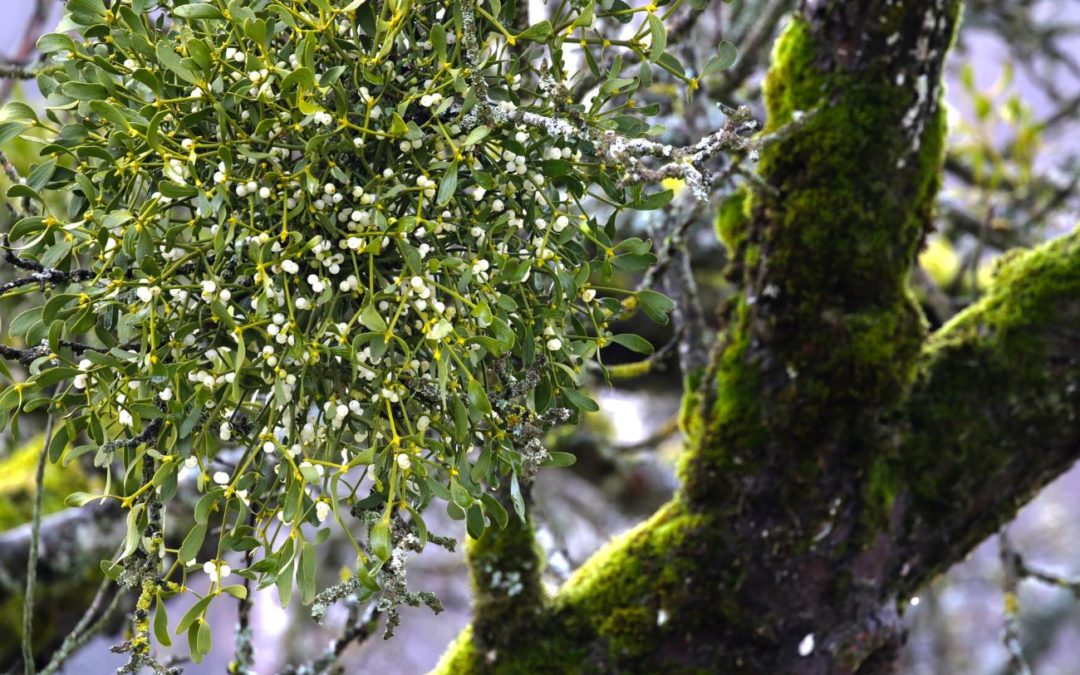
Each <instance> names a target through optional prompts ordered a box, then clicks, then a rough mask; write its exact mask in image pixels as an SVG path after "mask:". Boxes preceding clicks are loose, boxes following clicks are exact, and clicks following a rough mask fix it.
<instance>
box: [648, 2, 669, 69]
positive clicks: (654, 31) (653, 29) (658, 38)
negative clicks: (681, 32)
mask: <svg viewBox="0 0 1080 675" xmlns="http://www.w3.org/2000/svg"><path fill="white" fill-rule="evenodd" d="M649 36H650V41H651V44H650V46H649V60H650V61H654V62H655V61H657V60H658V59H659V58H660V57H661V56H663V55H664V50H665V49H667V29H666V28H665V27H664V22H663V21H661V20H660V17H658V16H656V15H655V14H653V13H651V12H650V13H649Z"/></svg>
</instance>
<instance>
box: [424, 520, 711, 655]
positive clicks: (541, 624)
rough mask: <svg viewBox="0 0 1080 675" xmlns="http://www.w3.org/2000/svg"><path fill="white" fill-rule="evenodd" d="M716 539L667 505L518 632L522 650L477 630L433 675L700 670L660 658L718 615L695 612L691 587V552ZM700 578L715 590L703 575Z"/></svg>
mask: <svg viewBox="0 0 1080 675" xmlns="http://www.w3.org/2000/svg"><path fill="white" fill-rule="evenodd" d="M710 531H715V528H710V527H709V520H708V519H707V518H705V517H703V516H700V515H695V514H690V513H689V512H687V510H686V508H685V506H683V505H682V504H681V503H680V502H678V501H673V502H670V503H669V504H667V505H666V506H665V507H663V508H661V509H660V510H659V511H658V512H657V513H656V514H655V515H654V516H653V517H652V518H650V519H649V520H648V521H646V522H644V523H642V524H640V525H638V526H637V527H635V528H633V529H632V530H630V531H629V532H627V533H625V534H623V535H621V536H620V537H617V538H615V539H614V540H612V541H611V542H609V543H608V544H607V545H606V546H605V547H604V548H603V549H602V550H601V551H599V552H598V553H596V554H595V555H594V556H592V557H591V558H590V559H589V560H588V562H586V563H585V565H583V566H582V567H581V568H580V569H579V570H578V571H577V572H576V573H575V574H574V576H573V577H572V578H571V579H570V580H569V581H568V582H567V583H566V585H565V586H564V587H563V588H562V589H561V590H560V592H559V594H558V595H556V596H555V597H554V598H553V599H552V600H551V602H550V603H549V604H548V605H547V606H546V608H545V609H544V611H543V612H541V613H539V614H537V615H535V616H534V617H533V618H532V621H531V623H529V624H528V625H520V626H519V627H518V630H519V631H520V633H519V635H518V638H519V639H518V640H517V641H516V643H515V644H513V645H507V646H504V647H497V646H490V645H488V646H485V645H484V640H482V639H478V636H477V632H476V627H475V625H474V626H472V627H470V628H469V629H468V630H466V631H465V632H463V633H462V634H461V635H460V636H459V637H458V639H457V640H456V641H455V642H454V644H453V645H451V647H450V648H449V649H448V651H447V653H446V654H445V655H444V657H443V660H442V661H441V662H440V663H439V666H438V667H437V668H436V670H435V671H434V672H435V673H440V674H446V675H449V674H451V673H453V674H455V675H457V674H459V673H495V674H499V675H517V674H519V673H520V674H526V673H544V672H550V673H556V672H557V673H607V672H616V671H617V672H624V673H654V672H693V669H692V668H691V669H689V670H686V669H684V670H677V669H676V670H672V669H671V668H672V667H671V666H670V664H668V665H666V666H664V665H663V663H664V662H663V661H658V660H656V659H657V658H658V656H657V651H658V650H657V649H656V648H657V645H659V644H660V643H661V642H662V641H664V640H666V639H670V637H671V631H672V630H693V629H694V628H695V626H697V625H698V624H699V623H700V622H701V620H702V618H703V617H704V618H705V620H707V621H710V620H713V619H715V616H714V615H713V614H712V613H711V611H710V612H709V613H704V612H702V611H699V610H700V608H696V607H693V608H692V606H693V605H694V604H695V603H696V602H697V601H698V598H699V597H700V594H699V593H698V592H697V591H696V590H695V589H694V588H692V587H688V585H687V584H686V580H687V578H689V577H688V575H690V574H694V573H695V570H696V566H695V563H694V562H692V561H693V559H694V558H695V557H696V556H695V555H689V553H690V551H689V549H694V550H697V549H700V548H701V547H703V546H708V543H707V542H706V540H705V539H703V537H707V536H708V533H709V532H710ZM698 552H700V551H698ZM697 578H699V579H701V583H708V582H709V580H708V579H706V578H705V577H703V576H702V575H701V573H700V571H698V572H697ZM712 609H715V608H710V610H712ZM662 612H663V613H662ZM661 616H665V617H670V619H669V620H670V624H665V621H663V620H658V619H660V617H661ZM537 636H543V638H542V639H537ZM597 645H602V648H600V649H597ZM646 656H648V658H645V657H646Z"/></svg>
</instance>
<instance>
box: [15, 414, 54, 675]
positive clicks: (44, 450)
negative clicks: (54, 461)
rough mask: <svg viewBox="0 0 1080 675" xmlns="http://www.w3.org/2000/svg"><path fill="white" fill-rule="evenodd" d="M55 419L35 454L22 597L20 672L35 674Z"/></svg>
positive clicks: (47, 426)
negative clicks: (36, 595)
mask: <svg viewBox="0 0 1080 675" xmlns="http://www.w3.org/2000/svg"><path fill="white" fill-rule="evenodd" d="M53 423H54V418H53V416H52V415H51V414H50V415H49V416H48V418H47V421H46V422H45V437H44V440H43V442H42V444H41V452H40V453H39V454H38V463H37V470H36V472H35V474H34V513H33V516H32V518H31V521H30V522H31V534H30V553H29V555H28V556H27V559H26V594H25V596H24V597H23V635H22V656H23V671H24V672H25V673H26V674H27V675H34V672H35V667H34V646H33V640H34V590H35V588H34V586H35V584H36V583H37V561H38V548H39V546H40V544H41V505H42V502H43V500H44V497H45V462H46V461H48V459H49V445H50V441H51V440H52V433H53Z"/></svg>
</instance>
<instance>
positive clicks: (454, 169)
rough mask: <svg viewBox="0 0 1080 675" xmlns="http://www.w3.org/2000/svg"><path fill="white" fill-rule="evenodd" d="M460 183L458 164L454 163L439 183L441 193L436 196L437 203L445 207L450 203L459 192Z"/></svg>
mask: <svg viewBox="0 0 1080 675" xmlns="http://www.w3.org/2000/svg"><path fill="white" fill-rule="evenodd" d="M457 182H458V164H457V162H453V163H452V164H451V165H450V167H449V168H448V169H447V170H446V173H444V174H443V177H442V180H441V181H439V192H438V194H437V195H435V203H436V204H438V205H439V206H445V205H446V204H448V203H449V202H450V199H451V198H452V197H453V196H454V193H455V192H457Z"/></svg>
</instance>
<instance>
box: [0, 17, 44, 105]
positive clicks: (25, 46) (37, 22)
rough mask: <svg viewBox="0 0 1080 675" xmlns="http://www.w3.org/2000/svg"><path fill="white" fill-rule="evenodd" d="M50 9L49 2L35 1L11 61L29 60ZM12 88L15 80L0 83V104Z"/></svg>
mask: <svg viewBox="0 0 1080 675" xmlns="http://www.w3.org/2000/svg"><path fill="white" fill-rule="evenodd" d="M52 7H53V4H52V2H50V0H37V2H36V3H35V4H34V12H33V13H32V14H31V15H30V21H29V22H27V24H26V28H25V29H23V34H22V40H20V42H19V47H18V49H17V50H16V51H15V55H14V57H13V58H12V59H11V60H12V61H14V62H15V63H25V62H27V61H29V60H30V55H31V54H33V53H34V50H35V49H36V48H37V40H38V37H39V36H40V35H41V33H42V32H44V31H45V22H46V21H48V20H49V14H50V13H51V12H50V10H51V8H52ZM14 86H15V80H14V79H11V78H8V79H4V80H3V82H0V103H2V102H4V101H6V100H7V99H8V97H9V96H11V90H12V88H13V87H14Z"/></svg>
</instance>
